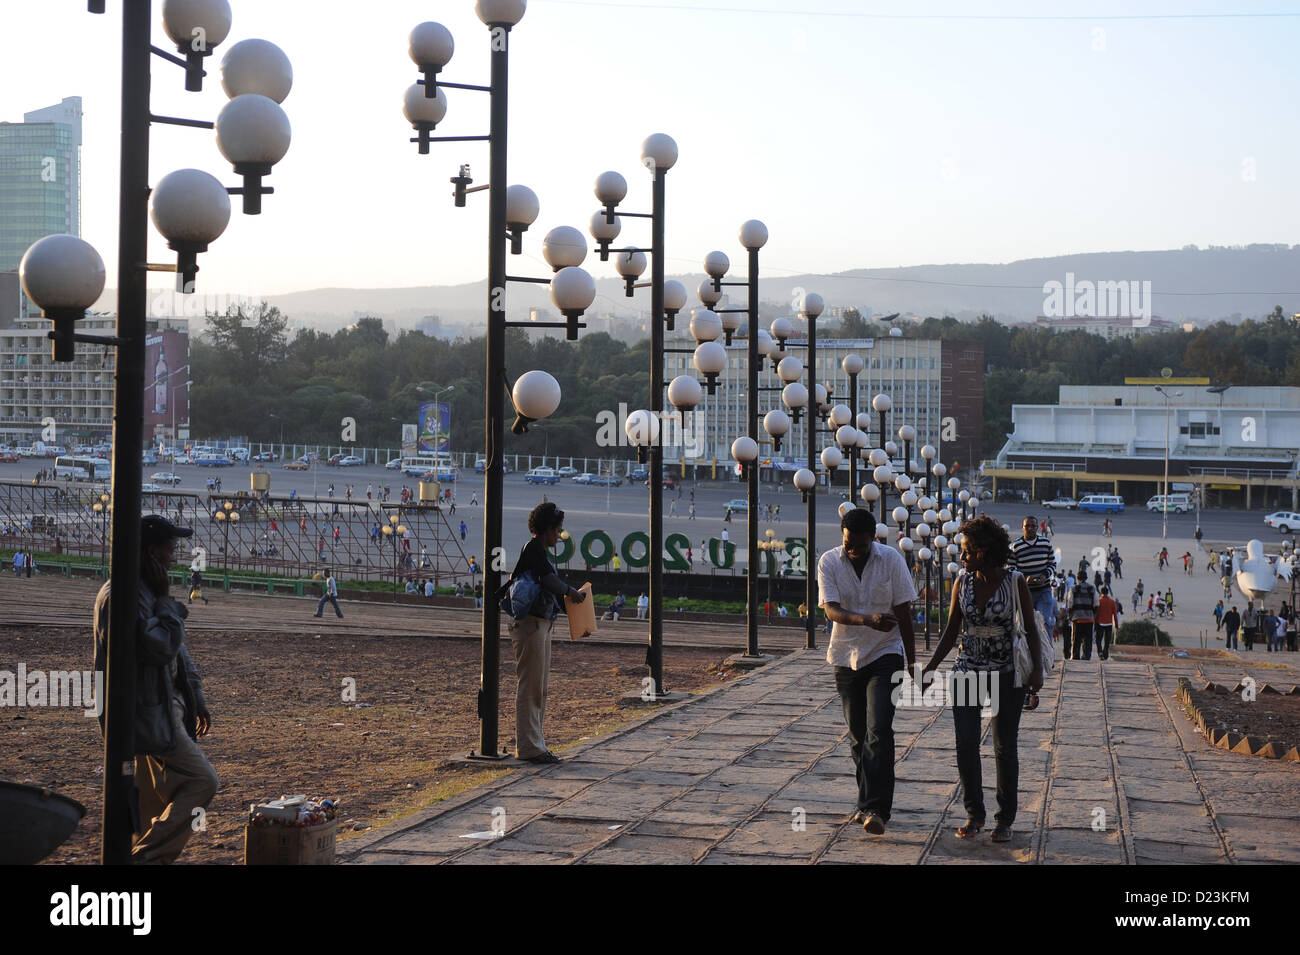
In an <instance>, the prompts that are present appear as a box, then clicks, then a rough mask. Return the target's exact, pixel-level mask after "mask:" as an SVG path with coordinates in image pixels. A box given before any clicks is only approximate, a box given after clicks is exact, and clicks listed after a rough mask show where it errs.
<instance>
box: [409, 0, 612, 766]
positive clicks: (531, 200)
mask: <svg viewBox="0 0 1300 955" xmlns="http://www.w3.org/2000/svg"><path fill="white" fill-rule="evenodd" d="M526 7H527V3H526V0H477V3H476V4H475V12H476V13H477V15H478V18H479V20H481V21H482V22H483V24H484V25H485V26H487V27H488V30H489V32H490V36H491V79H490V82H489V85H487V86H481V85H480V86H476V85H468V84H463V83H449V82H445V81H443V80H441V79H439V73H440V72H441V71H442V68H443V67H444V66H446V65H447V63H448V61H450V60H451V56H452V53H453V51H454V42H453V40H452V36H451V33H450V32H449V31H448V30H447V28H446V27H444V26H442V25H441V24H439V23H434V22H426V23H421V24H419V25H418V26H416V27H415V29H414V30H412V31H411V36H410V55H411V59H412V60H413V61H414V62H415V63H416V66H417V67H418V68H419V70H420V72H421V73H423V79H421V80H418V81H417V82H416V83H415V84H414V85H412V86H411V87H410V88H409V89H407V91H406V96H405V109H404V111H405V114H406V118H407V119H408V120H409V121H410V123H411V125H412V126H413V127H414V129H415V130H416V132H417V134H418V135H417V136H415V137H413V138H412V140H411V141H412V142H414V143H417V144H418V147H419V151H420V153H421V154H427V153H428V151H429V143H430V142H433V141H442V142H467V141H480V142H481V141H487V143H488V149H489V159H488V168H489V175H488V184H487V185H486V186H475V187H473V188H470V183H471V182H472V181H473V180H472V179H471V178H470V175H469V166H467V165H463V166H461V167H460V172H459V174H458V175H457V176H454V177H452V179H451V181H452V183H453V184H454V185H455V187H456V189H455V193H454V196H455V204H456V205H457V206H458V207H461V206H464V205H465V201H466V196H467V195H468V194H469V193H471V192H478V191H481V190H483V189H486V190H487V191H488V284H487V336H486V338H487V349H486V350H487V355H486V359H487V389H486V391H487V394H486V396H485V404H486V408H485V412H486V413H485V416H484V417H485V421H484V430H485V436H484V447H485V453H486V456H487V467H486V468H485V473H484V476H483V505H484V512H483V555H484V566H483V592H484V600H483V608H482V610H483V622H482V657H481V659H482V664H481V665H482V674H481V677H480V684H479V692H478V707H477V710H478V719H479V748H478V750H477V751H476V752H471V754H470V756H471V758H474V759H487V760H497V759H500V758H502V757H503V755H504V754H502V753H501V752H500V751H499V748H498V741H499V712H498V710H499V707H500V682H501V681H500V644H501V612H500V607H499V605H498V602H497V599H496V598H497V596H498V592H499V591H500V589H501V580H502V571H503V570H504V568H505V566H506V561H505V554H504V551H503V548H502V524H503V519H504V514H503V509H504V503H505V501H504V479H505V470H504V465H505V412H506V409H505V394H504V387H505V386H506V385H507V381H506V352H505V349H506V329H507V328H508V327H509V326H510V325H511V324H514V325H519V326H528V327H531V328H537V327H562V328H565V329H566V337H567V338H568V339H569V340H570V341H573V340H576V339H577V337H578V329H579V327H580V324H579V322H578V319H579V318H580V317H581V316H582V314H583V312H584V311H585V310H586V309H587V308H589V307H590V306H591V303H592V302H594V301H595V298H596V284H595V282H594V280H593V279H592V278H591V276H590V275H589V274H587V273H586V272H585V271H583V269H581V268H580V267H578V266H577V265H566V266H565V267H563V268H559V269H558V270H557V271H556V273H555V276H554V278H551V279H542V278H531V277H517V276H510V275H507V274H506V248H507V246H506V242H507V240H508V241H509V243H510V246H509V248H510V252H511V253H512V254H519V253H521V252H522V251H523V245H522V244H523V234H524V232H525V231H526V230H527V229H528V227H529V226H531V225H532V224H533V222H534V221H535V220H536V218H537V211H538V202H537V196H536V195H534V194H533V192H532V191H531V190H529V189H528V188H527V187H526V186H521V185H513V186H511V185H509V184H508V179H507V169H506V158H507V135H508V126H509V124H508V117H509V110H508V95H509V71H510V43H509V40H510V31H511V29H512V28H513V27H515V26H516V25H518V23H519V21H520V20H522V19H523V16H524V11H525V9H526ZM442 87H447V88H454V89H463V90H470V91H475V92H482V93H487V94H489V98H490V108H489V119H488V123H489V132H488V134H487V135H475V136H431V135H430V133H431V132H432V131H433V129H434V128H435V127H436V126H437V124H438V123H440V122H441V121H442V119H443V116H444V115H445V114H446V111H447V100H446V96H445V94H443V93H442V89H441V88H442ZM585 254H586V252H585V249H584V250H582V255H583V256H585ZM512 281H513V282H535V283H541V284H548V283H549V285H550V293H551V301H552V302H553V303H554V304H555V306H556V307H557V308H558V309H559V310H560V313H561V314H562V315H564V317H565V321H564V322H515V323H511V322H507V321H506V315H505V291H506V286H507V283H508V282H512ZM511 397H512V400H513V403H514V406H515V411H516V412H517V416H516V419H515V423H514V425H513V426H512V427H511V431H512V432H514V433H515V434H522V433H524V432H525V431H527V430H528V425H529V424H531V423H532V422H534V421H538V420H540V419H542V418H546V417H549V416H550V415H551V414H552V413H554V411H555V409H556V408H557V407H559V403H560V388H559V384H558V382H556V381H555V379H554V378H553V377H551V376H550V375H548V374H546V372H542V371H530V372H526V373H525V374H524V375H522V376H520V378H519V379H517V380H516V382H515V384H514V387H513V389H512V391H511Z"/></svg>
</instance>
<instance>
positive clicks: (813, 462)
mask: <svg viewBox="0 0 1300 955" xmlns="http://www.w3.org/2000/svg"><path fill="white" fill-rule="evenodd" d="M825 307H826V304H825V302H824V301H823V300H822V297H821V296H820V295H818V294H816V293H815V292H809V293H807V294H806V295H805V296H804V300H803V308H802V309H801V312H802V314H803V317H804V318H805V319H806V320H807V322H808V385H807V388H808V394H807V398H806V401H807V402H808V467H807V468H806V469H805V470H804V471H799V472H796V473H795V476H794V480H795V487H797V488H799V490H800V491H801V492H802V493H803V494H804V496H805V497H807V499H808V518H807V528H806V534H807V536H808V541H807V544H806V546H805V553H806V554H807V557H806V565H807V566H806V568H805V571H806V575H807V577H806V580H805V581H804V607H805V608H806V609H807V611H808V613H807V615H806V618H805V620H804V627H805V629H804V646H805V648H807V649H809V650H813V649H815V648H816V647H817V603H818V600H817V422H818V416H817V407H816V404H817V387H818V386H817V319H818V317H819V316H820V315H821V313H822V311H823V310H824V309H825ZM829 489H830V486H829V480H828V483H827V490H828V491H829ZM852 492H853V486H852V485H849V493H850V494H851V493H852Z"/></svg>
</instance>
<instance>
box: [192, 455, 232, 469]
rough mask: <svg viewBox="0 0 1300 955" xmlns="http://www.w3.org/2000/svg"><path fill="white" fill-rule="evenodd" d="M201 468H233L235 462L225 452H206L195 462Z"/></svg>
mask: <svg viewBox="0 0 1300 955" xmlns="http://www.w3.org/2000/svg"><path fill="white" fill-rule="evenodd" d="M194 463H195V464H196V465H198V466H199V467H201V468H232V467H234V466H235V462H234V461H232V460H231V459H230V458H228V457H226V456H225V455H224V454H205V455H203V456H202V457H199V458H197V459H196V460H195V462H194Z"/></svg>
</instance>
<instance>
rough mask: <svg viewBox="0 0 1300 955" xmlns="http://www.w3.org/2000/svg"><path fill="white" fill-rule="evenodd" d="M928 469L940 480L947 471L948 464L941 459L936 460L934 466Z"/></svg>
mask: <svg viewBox="0 0 1300 955" xmlns="http://www.w3.org/2000/svg"><path fill="white" fill-rule="evenodd" d="M930 470H931V471H933V472H934V476H935V477H937V478H938V479H939V480H941V481H942V480H943V476H944V475H945V474H947V473H948V465H946V464H944V463H943V462H942V461H936V462H935V463H934V467H932V468H930Z"/></svg>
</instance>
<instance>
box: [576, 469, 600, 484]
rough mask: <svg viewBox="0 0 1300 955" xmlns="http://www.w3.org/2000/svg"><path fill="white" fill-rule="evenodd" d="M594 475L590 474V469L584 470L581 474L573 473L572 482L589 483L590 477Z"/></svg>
mask: <svg viewBox="0 0 1300 955" xmlns="http://www.w3.org/2000/svg"><path fill="white" fill-rule="evenodd" d="M595 476H596V475H594V474H592V473H591V472H590V471H584V472H583V473H582V474H575V475H574V476H573V483H574V484H590V483H591V479H592V478H594V477H595Z"/></svg>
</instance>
